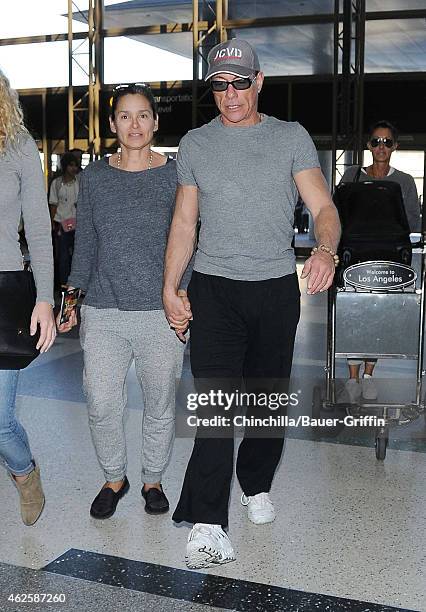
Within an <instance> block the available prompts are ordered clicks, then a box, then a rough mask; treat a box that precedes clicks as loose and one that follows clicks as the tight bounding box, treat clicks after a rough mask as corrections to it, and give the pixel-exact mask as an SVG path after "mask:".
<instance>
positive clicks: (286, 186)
mask: <svg viewBox="0 0 426 612" xmlns="http://www.w3.org/2000/svg"><path fill="white" fill-rule="evenodd" d="M317 167H319V162H318V155H317V152H316V149H315V146H314V144H313V142H312V139H311V137H310V136H309V134H308V133H307V131H306V130H305V129H304V128H303V127H302V126H301V125H300V124H299V123H296V122H287V121H280V120H279V119H276V118H275V117H269V116H266V115H263V117H262V121H261V122H260V123H258V124H256V125H253V126H250V127H225V126H224V125H223V124H222V122H221V120H220V117H216V118H215V119H213V120H212V121H210V123H208V124H206V125H204V126H202V127H201V128H197V129H195V130H191V131H190V132H188V134H186V136H184V137H183V138H182V140H181V142H180V146H179V153H178V164H177V170H178V181H179V183H180V184H181V185H194V186H196V187H198V190H199V192H198V193H199V199H198V201H199V209H200V219H201V228H200V236H199V243H198V251H197V254H196V257H195V263H194V270H196V271H197V272H201V273H204V274H212V275H215V276H223V277H226V278H230V279H234V280H248V281H259V280H266V279H269V278H279V277H281V276H285V275H287V274H292V273H293V272H294V270H295V257H294V251H293V248H292V246H291V242H292V239H293V234H294V231H293V222H294V208H295V205H296V200H297V189H296V185H295V183H294V180H293V177H294V176H295V175H296V174H297V173H298V172H300V171H302V170H307V169H309V168H317Z"/></svg>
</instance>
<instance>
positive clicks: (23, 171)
mask: <svg viewBox="0 0 426 612" xmlns="http://www.w3.org/2000/svg"><path fill="white" fill-rule="evenodd" d="M0 185H1V198H0V218H1V223H0V270H2V271H6V270H11V271H15V270H22V268H23V258H22V254H21V250H20V246H19V236H18V227H19V222H20V219H21V215H22V217H23V221H24V228H25V236H26V240H27V243H28V247H29V252H30V257H31V266H32V269H33V273H34V279H35V284H36V289H37V302H36V305H35V307H34V310H33V313H32V317H31V327H30V329H31V335H34V334H35V333H36V331H37V326H40V339H39V341H38V343H37V348H38V349H40V352H42V353H44V352H45V351H47V350H49V348H50V347H51V346H52V344H53V341H54V339H55V335H56V330H55V323H54V318H53V308H52V306H53V304H54V302H53V265H52V242H51V234H50V220H49V211H48V206H47V199H46V193H45V188H44V178H43V172H42V169H41V165H40V155H39V152H38V149H37V146H36V144H35V142H34V140H33V139H32V138H31V136H30V135H29V133H28V132H27V130H26V129H25V127H24V124H23V117H22V110H21V108H20V105H19V100H18V95H17V93H16V92H15V91H14V90H12V89H11V88H10V85H9V81H8V79H7V78H6V77H5V75H4V74H3V73H2V72H1V71H0ZM18 377H19V370H0V459H1V460H2V463H4V465H5V467H6V469H7V471H8V472H9V474H10V476H11V478H12V480H13V482H14V483H15V485H16V487H17V489H18V492H19V495H20V503H21V516H22V520H23V522H24V523H25V524H26V525H32V524H33V523H35V522H36V520H37V519H38V517H39V516H40V514H41V512H42V510H43V506H44V494H43V490H42V486H41V481H40V469H39V466H38V465H37V464H36V463H35V461H34V458H33V456H32V453H31V449H30V445H29V442H28V436H27V433H26V431H25V429H24V428H23V427H22V425H21V423H20V422H19V421H18V420H17V418H16V414H15V398H16V389H17V385H18Z"/></svg>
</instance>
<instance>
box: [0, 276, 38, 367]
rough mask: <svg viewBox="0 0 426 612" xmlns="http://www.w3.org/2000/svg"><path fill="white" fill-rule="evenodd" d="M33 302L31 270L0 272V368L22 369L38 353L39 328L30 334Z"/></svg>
mask: <svg viewBox="0 0 426 612" xmlns="http://www.w3.org/2000/svg"><path fill="white" fill-rule="evenodd" d="M35 303H36V287H35V283H34V277H33V274H32V272H30V271H29V270H18V271H16V272H15V271H4V272H0V370H22V369H23V368H26V367H27V365H29V364H30V363H31V362H32V361H33V360H34V359H35V358H36V357H38V355H39V354H40V351H39V350H38V349H36V344H37V342H38V340H39V337H40V333H39V330H38V329H37V332H36V334H35V335H34V336H30V322H31V315H32V312H33V308H34V306H35Z"/></svg>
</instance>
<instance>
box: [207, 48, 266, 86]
mask: <svg viewBox="0 0 426 612" xmlns="http://www.w3.org/2000/svg"><path fill="white" fill-rule="evenodd" d="M207 62H208V64H209V68H208V70H207V74H206V77H205V81H207V80H208V79H210V78H211V77H212V76H214V75H215V74H220V73H221V72H226V73H228V74H234V75H235V76H238V77H243V78H246V77H249V76H251V75H252V74H254V73H255V72H259V71H260V64H259V58H258V57H257V53H256V51H255V50H254V49H253V47H252V46H251V45H250V44H249V43H248V42H246V41H245V40H238V39H237V38H233V39H232V40H228V41H227V42H223V43H220V44H219V45H216V46H215V47H213V49H212V50H211V51H210V53H209V55H208V57H207Z"/></svg>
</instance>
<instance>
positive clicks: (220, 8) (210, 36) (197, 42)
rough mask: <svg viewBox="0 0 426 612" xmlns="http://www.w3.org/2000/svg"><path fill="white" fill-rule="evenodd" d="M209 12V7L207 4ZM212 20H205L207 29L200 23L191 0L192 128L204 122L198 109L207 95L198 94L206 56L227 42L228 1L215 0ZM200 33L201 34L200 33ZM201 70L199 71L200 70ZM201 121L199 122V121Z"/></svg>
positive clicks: (196, 2)
mask: <svg viewBox="0 0 426 612" xmlns="http://www.w3.org/2000/svg"><path fill="white" fill-rule="evenodd" d="M209 10H211V5H210V4H209ZM213 17H214V19H213V20H212V21H211V20H210V21H209V20H207V28H206V27H205V26H204V28H205V29H202V28H203V25H204V23H205V22H202V21H200V15H199V0H192V41H193V50H192V51H193V80H192V127H193V128H195V127H197V126H198V125H199V123H201V121H203V120H204V118H203V117H202V115H201V117H200V114H201V113H200V108H202V106H210V105H205V104H204V105H203V100H204V98H205V97H206V95H207V93H208V92H207V91H204V92H203V93H202V94H201V95H200V92H199V81H200V80H202V78H203V73H204V69H205V67H206V66H207V55H208V52H209V50H210V49H211V48H212V47H213V46H214V45H216V44H218V43H220V42H224V41H226V40H227V36H228V35H227V30H226V28H225V27H224V22H225V21H226V20H227V18H228V0H216V3H215V11H214V12H213ZM201 32H202V33H201ZM200 68H201V70H200ZM200 119H201V121H200Z"/></svg>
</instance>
